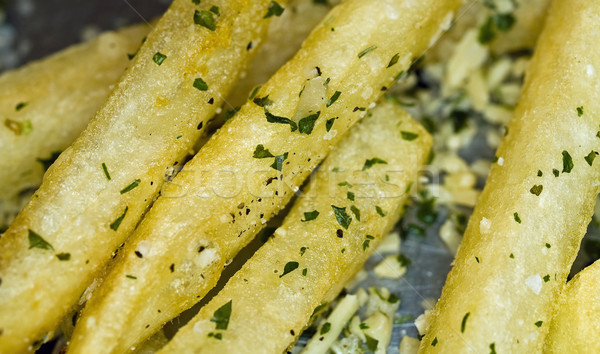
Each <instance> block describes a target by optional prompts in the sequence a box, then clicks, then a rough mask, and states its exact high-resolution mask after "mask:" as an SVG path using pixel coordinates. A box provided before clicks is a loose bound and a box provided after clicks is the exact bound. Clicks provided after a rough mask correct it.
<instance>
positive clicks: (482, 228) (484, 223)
mask: <svg viewBox="0 0 600 354" xmlns="http://www.w3.org/2000/svg"><path fill="white" fill-rule="evenodd" d="M491 227H492V222H491V221H490V220H489V219H486V218H481V221H480V222H479V232H481V233H482V234H487V233H488V232H490V228H491Z"/></svg>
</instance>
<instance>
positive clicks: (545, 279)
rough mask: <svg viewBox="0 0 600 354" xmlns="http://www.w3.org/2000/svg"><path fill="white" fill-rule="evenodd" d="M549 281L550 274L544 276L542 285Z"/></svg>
mask: <svg viewBox="0 0 600 354" xmlns="http://www.w3.org/2000/svg"><path fill="white" fill-rule="evenodd" d="M549 281H550V274H546V275H544V283H547V282H549Z"/></svg>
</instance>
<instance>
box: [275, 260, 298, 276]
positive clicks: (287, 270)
mask: <svg viewBox="0 0 600 354" xmlns="http://www.w3.org/2000/svg"><path fill="white" fill-rule="evenodd" d="M299 265H300V264H299V263H298V262H287V263H286V264H285V266H284V267H283V273H282V274H281V275H280V276H279V277H280V278H281V277H283V276H284V275H286V274H288V273H290V272H292V271H294V270H296V269H297V268H298V266H299Z"/></svg>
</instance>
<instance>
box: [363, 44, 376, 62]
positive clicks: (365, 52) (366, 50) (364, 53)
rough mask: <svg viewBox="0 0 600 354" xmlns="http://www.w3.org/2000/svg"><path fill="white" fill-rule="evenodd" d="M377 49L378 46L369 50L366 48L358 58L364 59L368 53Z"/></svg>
mask: <svg viewBox="0 0 600 354" xmlns="http://www.w3.org/2000/svg"><path fill="white" fill-rule="evenodd" d="M375 49H377V46H376V45H372V46H370V47H369V48H365V49H364V50H363V51H362V52H360V53H358V58H359V59H360V58H362V57H364V56H365V55H366V54H367V53H368V52H370V51H372V50H375Z"/></svg>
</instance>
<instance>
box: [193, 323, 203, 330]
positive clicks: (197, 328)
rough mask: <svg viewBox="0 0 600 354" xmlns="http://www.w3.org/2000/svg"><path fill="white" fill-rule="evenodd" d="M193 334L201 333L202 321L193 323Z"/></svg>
mask: <svg viewBox="0 0 600 354" xmlns="http://www.w3.org/2000/svg"><path fill="white" fill-rule="evenodd" d="M194 333H202V321H198V322H196V323H194Z"/></svg>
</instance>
